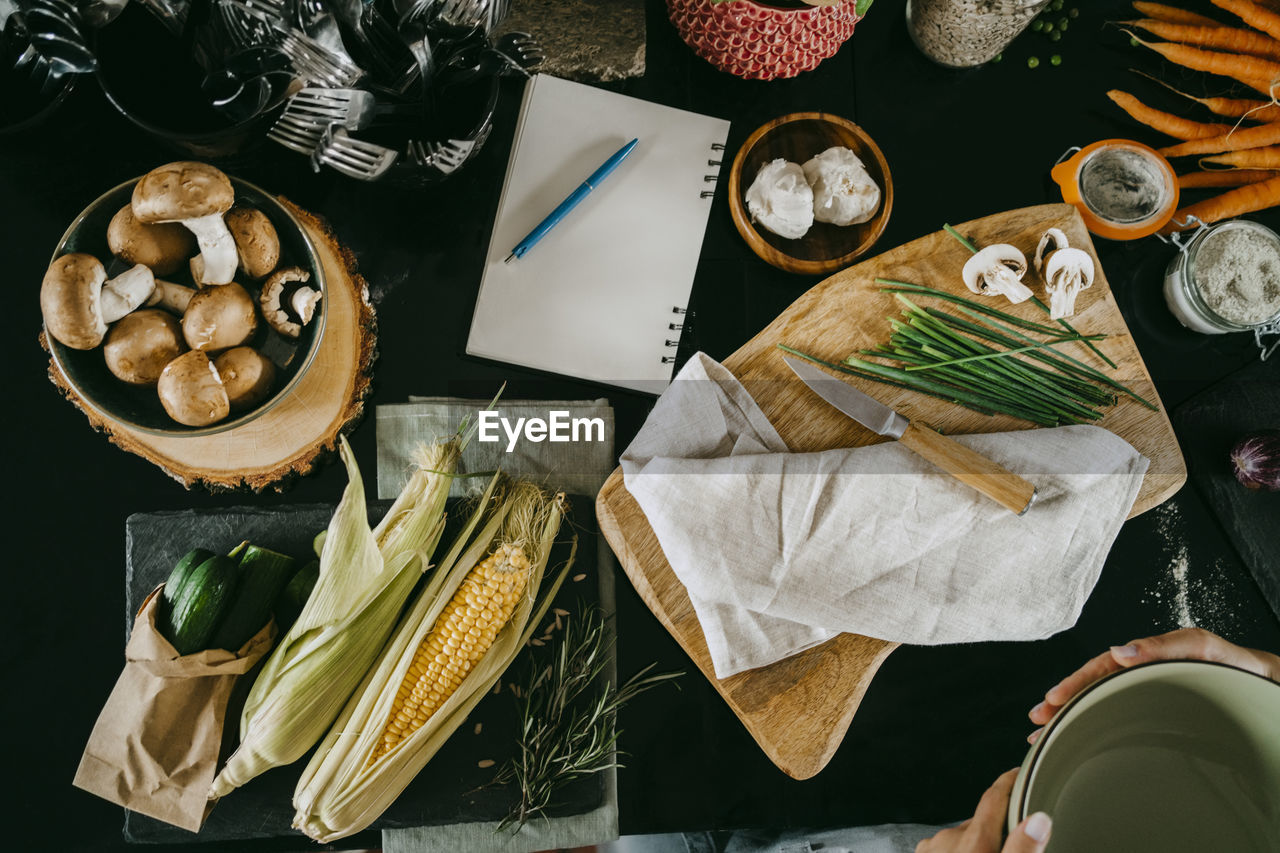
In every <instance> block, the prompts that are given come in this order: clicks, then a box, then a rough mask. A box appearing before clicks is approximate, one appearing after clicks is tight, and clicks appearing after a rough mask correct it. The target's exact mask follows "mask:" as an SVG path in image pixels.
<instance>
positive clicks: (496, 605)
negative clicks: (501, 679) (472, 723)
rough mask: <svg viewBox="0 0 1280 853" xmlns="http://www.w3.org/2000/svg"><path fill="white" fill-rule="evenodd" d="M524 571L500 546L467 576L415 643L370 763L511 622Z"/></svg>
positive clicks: (514, 554) (439, 701)
mask: <svg viewBox="0 0 1280 853" xmlns="http://www.w3.org/2000/svg"><path fill="white" fill-rule="evenodd" d="M529 569H530V566H529V559H528V557H527V556H526V555H525V552H524V549H523V548H521V547H520V546H519V545H502V546H501V547H499V548H498V549H497V550H496V551H494V552H493V553H492V554H490V555H489V556H488V557H487V558H485V560H484V561H483V562H481V563H480V564H479V565H478V566H476V567H475V568H474V569H472V570H471V571H470V572H469V573H468V574H467V577H466V578H465V579H464V580H463V581H462V584H461V585H460V586H459V587H458V590H457V592H455V593H454V594H453V598H451V599H450V600H449V603H448V605H446V606H445V609H444V611H443V612H441V614H440V616H439V618H437V619H436V622H435V624H434V625H432V626H431V630H430V631H428V632H427V635H426V636H425V637H423V639H422V642H421V643H420V644H419V646H418V651H417V653H416V655H415V656H414V660H413V663H412V664H411V665H410V666H409V670H408V672H407V673H406V675H405V680H404V683H403V684H401V685H400V687H399V689H398V690H397V691H396V700H395V703H394V705H393V707H392V709H391V713H390V716H389V718H388V720H387V724H386V726H385V727H384V728H383V731H382V738H381V740H380V742H379V743H378V745H377V746H376V747H375V748H374V751H373V755H372V756H370V759H369V761H370V763H372V762H373V761H376V760H377V759H378V758H380V757H381V756H383V755H386V754H387V753H388V752H390V751H391V750H392V749H393V748H394V747H395V745H396V744H397V743H399V742H400V741H402V740H404V739H405V738H407V737H409V736H410V735H412V734H413V733H414V732H416V731H417V730H418V729H419V728H421V727H422V725H423V724H424V723H425V722H426V721H427V720H429V719H430V718H431V715H432V714H434V713H435V712H436V711H437V710H439V708H440V706H441V705H443V704H444V703H445V701H446V700H447V699H448V698H449V697H450V696H451V695H453V693H454V691H456V690H457V689H458V687H459V686H460V685H461V684H462V680H463V679H464V678H466V677H467V674H468V673H469V672H470V671H471V668H472V667H473V666H475V664H476V663H477V662H478V661H479V660H480V659H481V658H482V657H484V655H485V652H487V651H488V650H489V646H491V645H492V644H493V641H494V639H495V637H496V636H497V634H498V631H500V630H501V629H502V626H503V625H505V624H507V622H508V621H509V620H510V619H511V614H512V613H513V612H514V611H515V607H516V603H517V602H518V601H519V600H520V596H521V595H522V594H523V592H524V588H525V584H526V583H528V580H529ZM498 590H502V592H500V593H499V592H498Z"/></svg>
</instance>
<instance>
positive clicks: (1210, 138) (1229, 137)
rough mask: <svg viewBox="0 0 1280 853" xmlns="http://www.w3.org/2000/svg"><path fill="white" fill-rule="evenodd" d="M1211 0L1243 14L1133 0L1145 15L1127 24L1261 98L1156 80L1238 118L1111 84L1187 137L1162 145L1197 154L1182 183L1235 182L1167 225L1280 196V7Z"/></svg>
mask: <svg viewBox="0 0 1280 853" xmlns="http://www.w3.org/2000/svg"><path fill="white" fill-rule="evenodd" d="M1212 2H1213V4H1214V5H1215V6H1217V7H1218V8H1219V9H1222V10H1223V11H1224V12H1226V13H1228V14H1229V15H1231V16H1233V17H1234V18H1235V19H1238V21H1237V22H1235V23H1230V24H1228V23H1224V22H1223V21H1219V20H1215V19H1213V18H1210V17H1208V16H1205V15H1201V14H1198V13H1195V12H1191V11H1189V10H1186V9H1182V8H1180V7H1178V6H1174V5H1170V4H1165V3H1153V2H1145V0H1134V2H1133V8H1134V10H1135V11H1137V12H1138V14H1139V15H1141V16H1142V17H1141V18H1140V19H1138V20H1134V21H1128V22H1125V27H1126V29H1125V32H1128V33H1129V34H1130V35H1131V36H1132V38H1133V41H1134V43H1136V44H1141V45H1143V46H1144V47H1147V48H1149V49H1150V50H1152V51H1155V52H1156V53H1158V54H1159V55H1160V56H1162V57H1164V59H1166V60H1167V61H1169V62H1171V63H1173V64H1175V65H1180V66H1182V67H1184V68H1190V69H1192V70H1195V71H1202V72H1205V73H1208V74H1214V75H1218V76H1220V77H1227V78H1230V79H1232V80H1235V81H1237V82H1238V83H1240V84H1243V85H1244V86H1247V87H1248V88H1250V89H1252V90H1253V91H1254V92H1256V93H1258V94H1260V95H1262V96H1264V97H1263V98H1262V99H1260V98H1258V97H1257V96H1254V97H1252V98H1229V97H1195V96H1194V95H1189V94H1187V93H1186V92H1183V91H1180V90H1179V89H1175V88H1173V87H1172V86H1169V85H1168V84H1167V83H1164V82H1163V81H1157V82H1160V83H1161V84H1162V85H1164V86H1166V87H1167V88H1169V89H1171V90H1172V91H1174V92H1176V93H1177V94H1179V95H1181V96H1182V97H1184V98H1187V99H1189V100H1192V101H1195V102H1196V103H1198V104H1199V105H1200V106H1202V107H1204V108H1205V109H1207V110H1208V111H1209V112H1211V113H1213V114H1214V115H1216V116H1220V117H1223V118H1227V119H1231V120H1232V121H1231V122H1230V123H1225V122H1216V121H1200V120H1196V119H1193V118H1188V117H1185V116H1181V115H1176V114H1173V113H1167V112H1164V111H1161V110H1157V109H1154V108H1152V107H1150V106H1148V105H1146V104H1144V103H1143V102H1142V101H1140V100H1139V99H1138V98H1137V97H1135V96H1133V95H1131V94H1129V93H1128V92H1122V91H1119V90H1116V89H1113V90H1111V91H1109V92H1107V97H1109V98H1110V99H1111V100H1112V101H1114V102H1115V103H1116V104H1117V105H1118V106H1119V107H1120V108H1121V109H1123V110H1124V111H1125V112H1126V113H1128V114H1129V116H1130V117H1132V118H1133V119H1134V120H1135V121H1138V122H1140V123H1142V124H1144V125H1146V126H1148V127H1150V128H1152V129H1153V130H1156V131H1159V132H1160V133H1162V134H1165V135H1166V136H1170V137H1173V138H1174V139H1176V140H1180V141H1179V142H1178V143H1177V144H1175V145H1167V146H1166V147H1164V148H1161V149H1160V153H1161V154H1163V155H1164V156H1166V157H1168V158H1170V159H1177V158H1181V157H1195V158H1198V159H1197V165H1198V166H1199V169H1198V170H1193V171H1191V172H1189V173H1186V174H1182V175H1180V176H1179V178H1178V183H1179V186H1180V187H1181V188H1183V189H1188V190H1195V189H1201V188H1230V189H1228V191H1227V192H1224V193H1222V194H1221V195H1217V196H1214V197H1212V198H1207V199H1204V200H1203V201H1198V202H1196V203H1194V204H1190V205H1188V206H1186V207H1184V208H1183V209H1181V210H1179V211H1178V212H1177V213H1176V214H1175V215H1174V219H1173V222H1171V223H1170V225H1169V226H1168V227H1167V228H1166V229H1165V230H1166V231H1177V230H1181V229H1184V228H1188V227H1190V226H1191V221H1190V219H1189V217H1194V218H1195V219H1198V220H1200V221H1202V222H1205V223H1211V222H1217V221H1219V220H1222V219H1229V218H1231V217H1233V216H1240V215H1241V214H1244V213H1251V212H1254V211H1257V210H1262V209H1264V208H1268V207H1272V206H1274V205H1276V204H1280V11H1278V10H1277V8H1276V7H1275V6H1274V5H1273V4H1270V3H1268V2H1267V0H1212ZM1133 30H1138V31H1141V32H1142V33H1144V34H1145V36H1146V37H1145V38H1143V37H1140V36H1138V35H1135V34H1134V32H1133ZM1153 39H1159V41H1155V40H1153Z"/></svg>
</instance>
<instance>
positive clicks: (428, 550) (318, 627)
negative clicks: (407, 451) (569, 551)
mask: <svg viewBox="0 0 1280 853" xmlns="http://www.w3.org/2000/svg"><path fill="white" fill-rule="evenodd" d="M462 443H463V440H462V439H461V438H459V437H454V438H451V439H449V440H448V441H442V442H437V443H435V444H432V445H424V446H422V447H420V448H418V451H417V454H416V464H417V467H418V470H417V471H415V472H414V474H413V476H412V477H411V478H410V481H409V484H408V485H407V486H406V487H405V489H404V491H403V492H401V494H400V497H399V498H397V500H396V502H395V503H394V504H393V505H392V507H391V509H390V510H389V511H388V513H387V516H386V518H385V519H383V522H382V523H381V524H379V525H378V527H377V529H375V530H370V529H369V524H368V517H367V510H366V507H365V499H364V486H363V484H362V482H361V480H360V470H359V468H358V467H357V465H356V461H355V456H354V455H353V454H352V452H351V448H350V446H348V444H347V442H346V439H345V438H344V439H342V441H341V447H340V450H341V455H342V459H343V461H344V462H345V463H346V466H347V471H348V474H349V476H350V482H349V483H348V484H347V489H346V491H345V492H344V493H343V496H342V501H341V502H340V503H339V504H338V508H337V509H336V510H335V512H334V514H333V519H332V520H331V521H330V524H329V530H328V533H327V535H326V536H325V539H324V546H323V548H322V551H321V555H320V576H319V578H318V579H317V581H316V586H315V589H314V590H313V591H312V594H311V595H310V597H308V599H307V603H306V605H305V606H304V607H303V610H302V613H301V614H300V615H299V616H298V619H297V621H296V622H295V623H294V624H293V627H291V628H290V629H289V631H288V633H286V634H285V636H284V637H283V638H282V639H281V640H280V642H279V644H278V645H277V646H276V648H275V650H274V651H273V652H272V653H271V656H270V657H269V658H267V662H266V664H265V665H264V666H263V669H262V672H261V673H260V674H259V675H258V677H257V679H256V680H255V681H254V683H253V687H252V688H251V689H250V691H249V695H248V698H247V699H246V701H245V706H244V710H243V712H242V714H241V718H240V744H239V746H238V747H237V748H236V751H235V752H234V753H232V755H231V757H230V758H229V759H228V760H227V764H226V766H225V767H223V768H222V770H221V772H219V774H218V776H217V777H216V778H215V779H214V782H213V785H212V786H211V788H210V797H211V798H218V797H222V796H225V795H226V794H228V793H230V792H231V791H232V790H234V789H235V788H237V787H239V786H241V785H243V784H244V783H246V782H248V781H249V780H250V779H252V778H254V777H255V776H257V775H259V774H261V773H263V772H264V771H266V770H269V769H271V768H272V767H279V766H281V765H284V764H289V763H292V762H294V761H296V760H298V759H299V758H301V757H302V756H303V754H305V753H306V752H307V750H309V749H310V748H311V747H312V746H314V745H315V744H316V742H317V741H319V740H320V739H321V738H322V737H323V736H324V734H325V731H326V730H327V729H328V728H329V726H330V724H331V723H332V722H333V721H334V719H335V718H336V717H337V716H338V715H339V714H340V713H341V711H342V708H343V705H344V704H345V703H346V701H347V699H348V698H349V697H350V696H351V694H352V692H353V691H355V690H356V689H357V687H358V686H359V685H360V683H361V680H362V679H363V678H364V675H365V672H366V671H367V670H368V668H369V666H370V665H371V664H372V663H373V662H374V661H375V660H376V659H377V657H378V654H379V652H380V651H381V650H382V647H383V645H384V644H385V643H386V640H387V637H388V636H389V635H390V634H391V631H392V629H393V627H394V625H395V622H396V619H397V617H398V616H399V614H400V611H401V610H402V609H403V607H404V603H405V601H406V600H407V599H408V598H409V595H410V593H411V592H412V591H413V588H414V586H415V585H416V583H417V581H418V578H420V577H421V576H422V573H423V572H424V571H425V570H426V568H427V561H428V560H429V559H430V557H431V554H432V552H433V551H434V550H435V548H436V544H437V543H438V542H439V540H440V536H441V534H442V532H443V530H444V510H445V501H446V499H447V497H448V493H449V486H450V484H451V483H452V477H451V475H450V472H452V471H453V469H454V468H455V466H456V464H457V459H458V456H459V453H460V450H461V445H462Z"/></svg>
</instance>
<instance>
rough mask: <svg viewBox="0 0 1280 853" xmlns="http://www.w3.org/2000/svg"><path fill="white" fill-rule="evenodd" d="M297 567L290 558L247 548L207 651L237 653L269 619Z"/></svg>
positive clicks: (255, 546)
mask: <svg viewBox="0 0 1280 853" xmlns="http://www.w3.org/2000/svg"><path fill="white" fill-rule="evenodd" d="M295 566H296V563H295V562H294V559H293V558H292V557H286V556H285V555H284V554H277V553H276V552H275V551H268V550H267V549H266V548H259V547H258V546H257V545H250V546H249V547H248V548H246V549H245V551H244V556H242V557H241V558H240V571H239V574H240V580H239V582H238V583H237V584H236V594H235V600H234V601H233V602H232V604H231V608H230V609H229V610H228V611H227V615H226V618H225V619H223V620H222V624H221V625H219V626H218V629H217V630H216V631H215V632H214V634H213V639H212V641H211V642H210V644H209V645H210V648H215V649H226V650H227V651H232V652H234V651H237V650H239V648H240V647H241V646H243V645H244V644H245V643H247V642H248V641H249V640H250V639H251V638H252V637H253V635H254V634H256V633H258V632H259V631H261V630H262V626H263V625H266V624H267V620H268V619H270V618H271V608H272V606H273V605H274V604H275V602H276V597H277V596H279V595H280V590H281V589H283V588H284V585H285V584H286V583H288V581H289V578H290V577H291V576H292V575H293V570H294V568H295Z"/></svg>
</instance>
